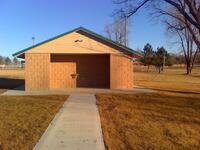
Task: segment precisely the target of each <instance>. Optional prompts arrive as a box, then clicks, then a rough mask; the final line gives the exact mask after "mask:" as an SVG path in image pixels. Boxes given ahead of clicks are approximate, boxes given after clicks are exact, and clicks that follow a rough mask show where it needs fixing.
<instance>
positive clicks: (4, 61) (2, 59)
mask: <svg viewBox="0 0 200 150" xmlns="http://www.w3.org/2000/svg"><path fill="white" fill-rule="evenodd" d="M19 63H20V62H19V60H18V59H17V58H16V57H14V58H13V59H11V58H9V57H4V56H0V65H11V64H12V65H13V64H14V65H18V64H19Z"/></svg>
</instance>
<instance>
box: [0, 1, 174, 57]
mask: <svg viewBox="0 0 200 150" xmlns="http://www.w3.org/2000/svg"><path fill="white" fill-rule="evenodd" d="M115 8H116V5H114V4H112V0H84V1H83V0H74V1H70V0H0V20H1V24H0V55H4V56H11V55H12V53H14V52H16V51H19V50H21V49H24V48H26V47H28V46H31V45H32V41H31V37H33V36H34V37H35V38H36V40H35V42H36V43H39V42H41V41H44V40H46V39H48V38H51V37H53V36H56V35H58V34H61V33H63V32H67V31H68V30H71V29H73V28H76V27H79V26H83V27H86V28H88V29H90V30H92V31H94V32H97V33H99V34H102V35H105V33H104V26H105V25H106V24H107V23H111V22H112V18H111V14H112V12H113V10H114V9H115ZM130 33H131V35H130V45H129V46H130V47H131V48H133V49H137V48H143V47H144V44H146V43H147V42H149V43H150V44H152V45H153V47H154V48H157V47H158V46H165V47H166V48H168V49H169V48H171V47H169V44H168V42H167V38H166V36H165V29H164V26H163V25H162V24H160V23H159V22H155V21H152V20H151V19H150V17H149V15H148V12H147V11H146V10H141V11H140V12H139V13H138V14H137V15H135V16H134V17H132V25H131V28H130ZM170 51H172V50H170Z"/></svg>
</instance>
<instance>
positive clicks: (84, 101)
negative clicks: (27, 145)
mask: <svg viewBox="0 0 200 150" xmlns="http://www.w3.org/2000/svg"><path fill="white" fill-rule="evenodd" d="M104 149H105V148H104V143H103V137H102V131H101V124H100V118H99V113H98V109H97V106H96V98H95V96H94V94H84V93H79V94H78V93H76V94H72V95H70V96H69V98H68V100H67V101H66V102H65V104H64V106H63V108H62V109H61V110H60V111H59V113H58V114H57V115H56V117H55V118H54V120H53V121H52V123H51V124H50V125H49V127H48V128H47V130H46V131H45V133H44V134H43V136H42V137H41V139H40V141H39V142H38V143H37V145H36V146H35V148H34V150H104Z"/></svg>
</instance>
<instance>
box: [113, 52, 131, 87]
mask: <svg viewBox="0 0 200 150" xmlns="http://www.w3.org/2000/svg"><path fill="white" fill-rule="evenodd" d="M110 87H111V88H112V89H126V88H132V87H133V62H132V60H131V59H129V58H128V57H125V56H120V55H113V54H112V55H110Z"/></svg>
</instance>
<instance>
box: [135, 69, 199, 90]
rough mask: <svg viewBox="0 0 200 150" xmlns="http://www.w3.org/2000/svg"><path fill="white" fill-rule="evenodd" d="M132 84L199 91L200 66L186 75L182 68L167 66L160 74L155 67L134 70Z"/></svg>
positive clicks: (161, 88) (153, 87)
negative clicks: (147, 69) (145, 69)
mask: <svg viewBox="0 0 200 150" xmlns="http://www.w3.org/2000/svg"><path fill="white" fill-rule="evenodd" d="M134 84H135V85H138V86H143V87H147V88H152V89H158V90H166V91H179V92H196V93H200V68H195V69H194V70H193V73H192V74H191V75H186V74H185V69H184V68H168V69H165V71H164V72H162V73H161V74H158V73H157V72H156V71H155V69H151V70H150V71H149V72H146V71H144V70H140V71H135V72H134Z"/></svg>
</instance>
